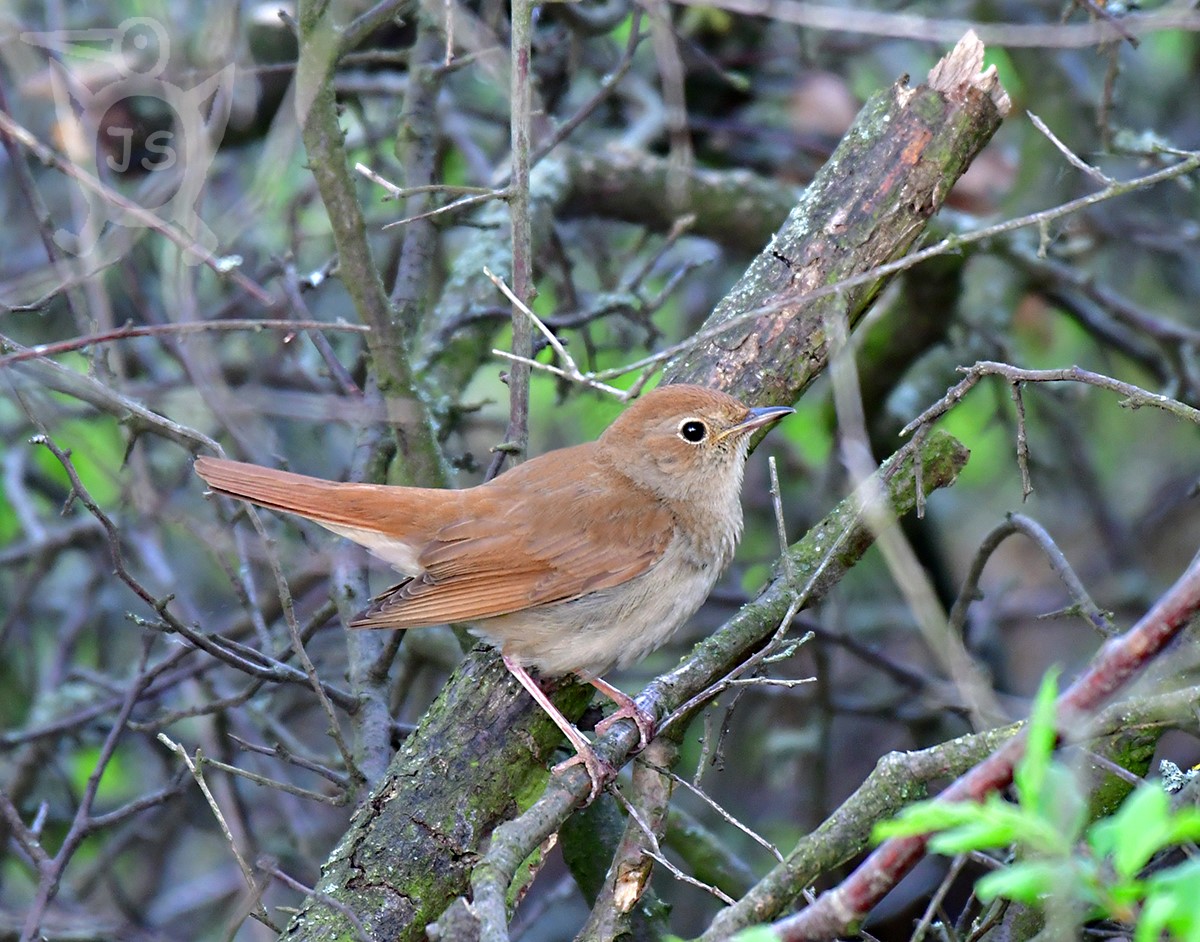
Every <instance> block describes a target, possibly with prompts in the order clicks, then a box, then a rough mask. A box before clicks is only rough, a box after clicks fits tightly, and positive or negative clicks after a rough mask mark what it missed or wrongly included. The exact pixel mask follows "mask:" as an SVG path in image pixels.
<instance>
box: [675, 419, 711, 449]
mask: <svg viewBox="0 0 1200 942" xmlns="http://www.w3.org/2000/svg"><path fill="white" fill-rule="evenodd" d="M707 436H708V426H707V425H705V424H704V423H703V422H701V421H700V420H699V419H688V420H687V421H686V422H684V423H683V424H682V425H681V426H679V437H680V438H682V439H683V440H684V441H685V442H691V443H692V444H693V445H695V444H697V443H698V442H702V441H704V439H705V438H706V437H707Z"/></svg>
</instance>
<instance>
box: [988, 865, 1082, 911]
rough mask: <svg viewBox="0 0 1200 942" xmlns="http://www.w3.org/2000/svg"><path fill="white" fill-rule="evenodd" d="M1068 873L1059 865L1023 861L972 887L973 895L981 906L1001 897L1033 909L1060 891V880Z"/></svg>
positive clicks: (989, 876)
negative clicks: (973, 889)
mask: <svg viewBox="0 0 1200 942" xmlns="http://www.w3.org/2000/svg"><path fill="white" fill-rule="evenodd" d="M1068 872H1069V871H1067V870H1065V869H1064V867H1063V865H1062V864H1061V863H1059V862H1053V863H1052V862H1049V861H1043V860H1030V861H1023V862H1021V863H1015V864H1013V865H1012V866H1009V867H1005V868H1004V869H1003V870H996V871H994V872H992V873H989V874H987V875H986V876H984V877H982V878H980V880H979V881H978V882H977V883H976V884H975V895H976V896H978V897H979V898H980V899H981V900H983V901H984V902H988V901H991V900H993V899H995V898H996V897H997V896H1002V897H1004V898H1005V899H1011V900H1015V901H1017V902H1019V903H1025V904H1026V905H1028V906H1037V905H1039V904H1040V902H1041V901H1042V900H1043V899H1045V898H1046V896H1048V895H1049V894H1050V893H1051V892H1052V891H1053V892H1061V891H1062V884H1063V877H1064V876H1065V875H1066V874H1067V873H1068Z"/></svg>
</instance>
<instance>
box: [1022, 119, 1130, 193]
mask: <svg viewBox="0 0 1200 942" xmlns="http://www.w3.org/2000/svg"><path fill="white" fill-rule="evenodd" d="M1025 113H1026V114H1027V115H1029V120H1030V121H1032V122H1033V126H1034V127H1035V128H1037V129H1038V130H1039V131H1041V132H1042V134H1043V135H1045V137H1046V139H1047V140H1048V141H1049V142H1050V143H1051V144H1053V145H1054V146H1055V147H1056V148H1057V149H1058V152H1059V153H1060V154H1062V155H1063V157H1065V158H1066V160H1067V163H1069V164H1070V165H1071V166H1072V167H1074V168H1075V169H1076V170H1082V171H1083V172H1084V173H1086V174H1087V175H1088V176H1089V177H1091V178H1092V179H1093V180H1095V181H1096V182H1097V183H1099V184H1100V185H1101V186H1112V185H1113V179H1112V177H1110V176H1108V174H1106V173H1102V172H1101V171H1100V170H1098V169H1096V168H1095V167H1093V166H1092V165H1091V164H1089V163H1088V162H1087V161H1086V160H1084V159H1083V158H1082V157H1080V156H1079V155H1078V154H1076V153H1075V152H1074V151H1073V150H1071V148H1069V147H1068V146H1067V145H1066V144H1064V143H1063V142H1062V141H1060V140H1059V139H1058V137H1057V136H1056V135H1055V134H1054V132H1053V131H1051V130H1050V128H1048V127H1047V126H1046V122H1045V121H1043V120H1042V119H1041V118H1039V117H1038V116H1037V115H1035V114H1034V113H1033V112H1032V111H1026V112H1025Z"/></svg>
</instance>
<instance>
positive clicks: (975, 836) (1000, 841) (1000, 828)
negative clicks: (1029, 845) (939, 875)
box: [929, 817, 1021, 857]
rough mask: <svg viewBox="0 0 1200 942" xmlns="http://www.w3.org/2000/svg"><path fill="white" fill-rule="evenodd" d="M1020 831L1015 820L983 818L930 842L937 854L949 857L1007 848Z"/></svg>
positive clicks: (940, 835)
mask: <svg viewBox="0 0 1200 942" xmlns="http://www.w3.org/2000/svg"><path fill="white" fill-rule="evenodd" d="M1020 830H1021V829H1020V827H1019V824H1018V821H1017V820H1016V819H1015V818H1009V819H1007V820H1005V819H1002V818H997V817H989V818H982V817H981V818H980V819H978V820H976V821H972V822H970V823H969V824H964V825H962V826H961V827H957V828H954V829H952V830H949V831H944V832H942V833H941V834H938V835H937V836H936V837H934V838H932V839H931V840H930V841H929V847H930V849H931V850H933V851H934V852H935V853H939V854H945V855H946V856H948V857H950V856H953V855H954V854H962V853H966V852H967V851H970V850H991V849H993V848H996V847H1007V846H1008V845H1009V844H1011V843H1012V842H1013V841H1015V840H1016V839H1017V835H1018V833H1019V832H1020Z"/></svg>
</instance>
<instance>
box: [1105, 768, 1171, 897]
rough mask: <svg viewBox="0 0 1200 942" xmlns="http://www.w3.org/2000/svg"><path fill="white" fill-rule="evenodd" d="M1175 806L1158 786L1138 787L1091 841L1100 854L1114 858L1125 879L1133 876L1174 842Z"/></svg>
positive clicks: (1114, 867)
mask: <svg viewBox="0 0 1200 942" xmlns="http://www.w3.org/2000/svg"><path fill="white" fill-rule="evenodd" d="M1170 817H1171V803H1170V799H1169V798H1168V797H1167V794H1166V792H1164V791H1163V790H1162V788H1161V787H1160V786H1159V785H1158V784H1156V783H1147V784H1144V785H1140V786H1138V788H1137V789H1136V790H1135V791H1134V792H1133V794H1132V795H1130V796H1129V797H1128V798H1126V799H1125V801H1124V802H1122V804H1121V807H1120V808H1118V809H1117V811H1116V813H1115V814H1113V815H1112V816H1111V817H1109V818H1107V819H1106V820H1104V821H1100V822H1097V823H1096V824H1095V825H1094V826H1093V827H1092V828H1091V833H1090V834H1089V842H1090V843H1091V845H1092V847H1093V848H1094V849H1095V850H1096V852H1097V853H1098V854H1101V855H1103V856H1107V857H1111V858H1112V862H1113V869H1115V870H1116V872H1117V874H1118V875H1119V876H1121V877H1125V878H1128V877H1132V876H1134V875H1135V874H1136V873H1137V872H1138V871H1139V870H1141V869H1142V867H1144V866H1145V865H1146V862H1147V861H1148V860H1149V859H1150V858H1151V857H1152V856H1154V854H1156V853H1157V852H1158V851H1159V850H1161V849H1162V848H1163V847H1165V846H1167V845H1168V844H1170V843H1171V836H1172V829H1171V821H1170Z"/></svg>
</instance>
